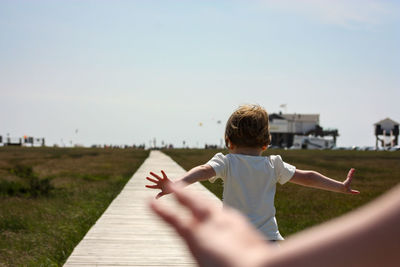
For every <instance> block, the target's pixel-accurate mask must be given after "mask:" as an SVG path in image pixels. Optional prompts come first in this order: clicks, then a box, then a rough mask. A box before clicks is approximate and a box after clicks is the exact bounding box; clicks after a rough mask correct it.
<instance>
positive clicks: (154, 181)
mask: <svg viewBox="0 0 400 267" xmlns="http://www.w3.org/2000/svg"><path fill="white" fill-rule="evenodd" d="M146 179H147V180H149V181H150V182H153V183H155V184H158V180H155V179H152V178H150V177H146Z"/></svg>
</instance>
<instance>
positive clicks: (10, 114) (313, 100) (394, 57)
mask: <svg viewBox="0 0 400 267" xmlns="http://www.w3.org/2000/svg"><path fill="white" fill-rule="evenodd" d="M399 74H400V2H399V1H385V0H383V1H375V0H359V1H356V0H335V1H333V0H331V1H329V0H326V1H325V0H297V1H294V0H293V1H289V0H281V1H277V0H251V1H249V0H246V1H245V0H242V1H234V0H232V1H225V0H219V1H211V0H208V1H207V0H206V1H194V0H186V1H185V0H180V1H177V0H176V1H175V0H159V1H152V0H146V1H121V0H113V1H111V0H110V1H101V0H96V1H77V0H71V1H54V0H51V1H50V0H49V1H40V0H38V1H18V0H1V1H0V114H1V123H0V135H2V136H3V138H4V137H6V136H8V135H9V136H11V137H20V136H24V135H28V136H34V137H44V138H46V144H47V145H53V144H58V145H71V144H83V145H85V146H90V145H92V144H114V145H122V144H127V145H132V144H145V145H146V146H149V145H150V143H152V144H153V143H154V141H155V142H156V145H157V146H160V145H162V144H173V145H174V146H176V147H179V146H182V145H183V142H185V145H187V146H191V147H203V146H204V144H218V145H219V144H221V141H222V138H223V135H224V126H225V122H226V120H227V119H228V117H229V116H230V114H231V113H232V112H233V111H234V110H235V109H236V108H237V107H238V106H239V105H242V104H251V103H255V104H259V105H261V106H263V107H264V108H265V109H266V110H267V111H268V112H269V113H275V112H279V111H283V112H288V113H315V114H320V124H321V126H322V127H324V128H337V129H338V130H339V134H340V136H339V137H338V143H337V145H338V146H352V145H358V146H363V145H374V144H375V136H374V131H373V124H374V123H376V122H378V121H380V120H382V119H384V118H386V117H390V118H391V119H393V120H395V121H397V122H399V121H400V107H399V100H400V75H399ZM282 104H286V109H284V110H283V109H282V108H281V105H282ZM218 121H221V123H218Z"/></svg>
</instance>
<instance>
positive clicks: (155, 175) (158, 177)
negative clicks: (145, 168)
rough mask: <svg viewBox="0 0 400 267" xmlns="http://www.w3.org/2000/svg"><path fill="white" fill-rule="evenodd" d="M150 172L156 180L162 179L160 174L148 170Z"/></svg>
mask: <svg viewBox="0 0 400 267" xmlns="http://www.w3.org/2000/svg"><path fill="white" fill-rule="evenodd" d="M150 174H151V175H153V176H154V177H155V178H157V179H158V180H162V178H161V177H160V176H158V175H157V174H155V173H154V172H150Z"/></svg>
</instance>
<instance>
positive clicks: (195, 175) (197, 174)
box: [146, 164, 216, 198]
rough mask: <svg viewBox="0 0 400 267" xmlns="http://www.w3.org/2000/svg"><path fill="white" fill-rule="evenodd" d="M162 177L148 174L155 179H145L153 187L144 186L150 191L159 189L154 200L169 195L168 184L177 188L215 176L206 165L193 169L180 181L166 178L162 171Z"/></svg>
mask: <svg viewBox="0 0 400 267" xmlns="http://www.w3.org/2000/svg"><path fill="white" fill-rule="evenodd" d="M161 173H162V176H163V177H160V176H159V175H157V174H155V173H154V172H150V174H151V175H152V176H153V177H154V178H155V179H154V178H150V177H146V179H147V180H149V181H150V182H152V183H154V184H153V185H146V187H147V188H151V189H160V190H161V192H160V193H158V195H157V196H156V198H160V197H162V196H163V195H167V194H170V193H171V191H170V189H169V186H170V184H172V183H174V184H176V185H178V186H187V185H190V184H193V183H195V182H198V181H205V180H208V179H210V178H211V177H214V176H215V175H216V173H215V171H214V169H213V167H211V166H210V165H208V164H204V165H200V166H197V167H194V168H193V169H191V170H190V171H188V172H187V173H185V174H184V175H183V177H181V178H180V179H178V180H176V181H172V180H170V179H169V178H168V176H167V175H166V174H165V172H164V171H163V170H161Z"/></svg>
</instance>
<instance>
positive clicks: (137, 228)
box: [64, 151, 221, 267]
mask: <svg viewBox="0 0 400 267" xmlns="http://www.w3.org/2000/svg"><path fill="white" fill-rule="evenodd" d="M161 169H162V170H164V171H165V172H166V173H167V174H168V176H169V177H171V178H172V179H176V178H178V177H179V176H181V175H182V174H183V173H185V170H184V169H183V168H182V167H180V166H179V165H178V164H177V163H176V162H174V161H173V160H172V159H171V158H170V157H168V156H167V155H165V154H163V153H162V152H160V151H151V152H150V155H149V157H148V158H147V159H146V160H145V161H144V162H143V164H142V165H141V166H140V168H139V169H138V170H137V171H136V173H135V174H134V175H133V176H132V178H131V179H130V180H129V182H128V183H127V184H126V186H125V188H124V189H123V190H122V191H121V193H120V194H119V195H118V196H117V197H116V198H115V199H114V200H113V202H112V203H111V204H110V206H109V207H108V208H107V210H106V211H105V212H104V214H103V215H102V216H101V217H100V218H99V219H98V220H97V222H96V223H95V225H93V226H92V228H91V229H90V230H89V231H88V233H87V234H86V235H85V237H84V238H83V239H82V240H81V242H80V243H79V244H78V245H77V246H76V247H75V249H74V251H73V252H72V254H71V255H70V257H69V258H68V260H67V261H66V263H65V264H64V266H66V267H68V266H71V267H75V266H102V267H107V266H121V267H122V266H124V267H128V266H137V267H140V266H143V267H144V266H196V263H195V261H194V260H193V258H192V257H191V256H190V253H189V252H188V250H187V248H186V246H185V245H184V244H183V242H182V240H181V239H180V238H179V237H177V235H176V234H175V232H174V231H173V230H172V229H171V228H169V227H168V226H166V225H165V224H164V222H162V221H160V219H159V218H157V217H155V215H154V214H153V213H152V212H151V211H150V210H149V208H148V201H149V200H150V199H151V198H154V196H155V195H156V193H157V192H156V191H155V190H151V189H148V188H145V184H147V180H146V179H145V177H146V176H148V174H149V172H150V171H154V172H157V173H160V170H161ZM189 187H190V189H191V190H194V191H198V192H200V194H203V195H204V196H205V197H207V198H211V199H214V200H215V202H216V203H218V204H219V205H221V202H220V201H219V200H218V199H217V198H216V197H215V196H214V195H213V194H212V193H210V192H209V191H208V190H207V189H206V188H204V187H203V186H202V185H201V184H200V183H196V184H193V185H191V186H189ZM160 201H163V202H164V203H165V205H174V206H175V208H176V209H178V210H179V212H181V213H182V216H185V213H186V211H185V210H182V209H181V208H180V207H178V206H176V204H175V201H174V200H173V199H172V197H171V196H165V197H163V198H162V199H161V200H160Z"/></svg>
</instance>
